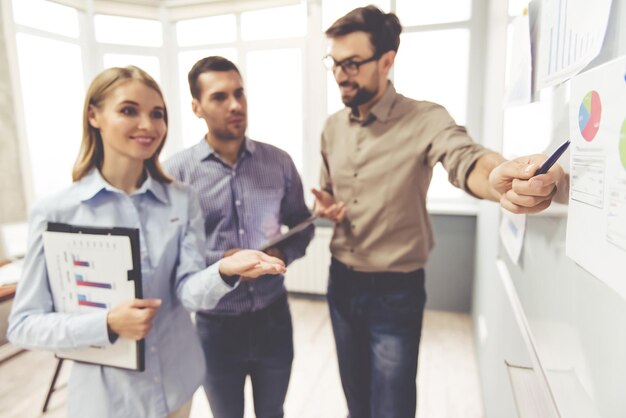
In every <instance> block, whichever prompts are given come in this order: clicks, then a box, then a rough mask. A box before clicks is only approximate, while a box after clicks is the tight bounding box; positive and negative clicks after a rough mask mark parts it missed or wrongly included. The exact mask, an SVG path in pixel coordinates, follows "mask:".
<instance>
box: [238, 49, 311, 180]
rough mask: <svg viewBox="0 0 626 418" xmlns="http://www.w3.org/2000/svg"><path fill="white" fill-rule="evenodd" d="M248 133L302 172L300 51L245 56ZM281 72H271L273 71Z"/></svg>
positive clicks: (290, 50)
mask: <svg viewBox="0 0 626 418" xmlns="http://www.w3.org/2000/svg"><path fill="white" fill-rule="evenodd" d="M246 61H247V67H246V74H247V80H246V91H247V92H248V93H247V97H248V121H249V125H250V126H249V129H248V133H249V135H250V137H251V138H253V139H256V140H258V141H262V142H268V143H270V144H272V145H275V146H277V147H278V148H281V149H283V150H285V151H287V152H288V153H289V155H291V158H292V159H293V161H294V163H295V164H296V167H297V168H298V170H299V171H300V172H302V141H303V136H302V133H303V129H302V123H303V112H302V57H301V53H300V49H297V48H289V49H274V50H266V51H255V52H250V53H248V55H247V59H246ZM277 68H280V69H283V70H281V71H275V69H277Z"/></svg>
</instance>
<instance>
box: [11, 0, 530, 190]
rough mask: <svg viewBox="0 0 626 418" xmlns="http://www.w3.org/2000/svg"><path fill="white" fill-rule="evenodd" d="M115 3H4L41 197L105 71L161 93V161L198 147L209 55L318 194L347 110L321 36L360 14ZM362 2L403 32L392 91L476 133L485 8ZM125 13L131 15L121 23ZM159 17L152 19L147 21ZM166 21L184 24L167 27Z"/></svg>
mask: <svg viewBox="0 0 626 418" xmlns="http://www.w3.org/2000/svg"><path fill="white" fill-rule="evenodd" d="M512 1H513V2H519V4H522V3H523V4H526V3H527V0H512ZM86 2H87V3H89V1H88V0H86ZM78 3H80V2H77V4H78ZM105 3H106V4H105ZM116 3H117V2H103V3H102V4H101V5H100V6H101V7H100V6H99V7H98V8H97V10H98V14H94V12H93V9H91V8H87V10H86V11H81V10H76V9H73V8H71V7H67V6H61V5H59V4H56V3H54V2H50V1H45V0H13V1H12V3H11V4H12V7H13V15H14V20H15V23H16V25H15V28H16V29H15V31H16V43H17V51H18V52H17V55H18V56H17V58H18V60H17V61H18V67H19V71H20V87H21V89H22V95H23V100H22V102H23V103H24V109H23V111H24V116H23V120H24V121H25V123H26V129H25V131H26V134H27V136H28V138H27V143H28V148H30V149H31V150H36V151H37V152H36V153H35V152H32V153H31V161H32V170H33V173H34V174H33V180H34V182H35V186H34V189H35V190H36V194H37V195H38V196H40V195H41V194H43V193H47V192H48V191H51V190H53V189H58V188H60V187H63V186H64V185H66V184H67V183H68V182H69V170H70V168H71V166H72V163H73V161H74V158H75V153H76V152H77V150H78V143H79V142H80V135H81V132H80V127H81V126H80V125H81V124H80V122H79V120H80V115H81V111H82V100H83V92H84V88H85V83H86V82H89V81H90V79H91V77H92V76H93V75H95V74H96V73H98V72H100V71H101V70H102V69H103V68H105V67H111V66H126V65H131V64H132V65H136V66H138V67H140V68H142V69H144V70H146V71H147V72H148V73H150V74H151V75H152V76H153V77H154V78H155V79H156V80H157V81H158V82H159V83H160V85H161V87H162V88H163V91H164V94H165V98H166V101H167V103H168V106H169V109H170V129H169V140H168V145H167V146H166V150H165V151H164V153H163V156H164V157H165V156H167V154H170V153H171V152H176V151H178V150H180V149H182V148H183V147H188V146H191V145H193V144H196V143H197V142H198V141H199V140H200V139H201V137H202V135H204V134H205V133H206V129H207V128H206V125H205V123H204V121H203V120H201V119H198V118H197V117H195V115H193V113H192V112H191V106H190V102H191V96H190V93H189V86H188V81H187V74H188V72H189V70H190V69H191V67H192V65H193V64H194V63H195V62H196V61H197V60H198V59H200V58H203V57H205V56H209V55H221V56H225V57H226V58H228V59H230V60H231V61H233V62H235V63H236V64H237V65H238V67H239V69H240V71H241V72H242V76H243V77H244V84H245V88H246V91H247V97H248V110H249V112H248V118H249V129H248V134H249V136H250V137H252V138H254V139H257V140H260V141H265V142H269V143H271V144H274V145H276V146H278V147H280V148H282V149H284V150H285V151H287V152H288V153H289V154H290V155H291V156H292V158H293V160H294V162H295V164H296V166H297V167H298V169H299V170H300V172H301V174H302V175H303V181H304V184H305V186H306V187H307V188H308V187H310V186H314V185H316V184H317V182H318V173H319V167H318V166H319V163H320V158H319V135H320V131H321V128H322V126H323V123H324V119H325V116H326V114H330V113H334V112H335V111H337V110H340V109H342V108H343V107H344V105H343V103H342V102H341V99H340V95H339V91H338V88H337V85H336V82H335V80H334V77H333V75H332V73H330V72H328V71H326V69H325V68H324V66H323V65H322V63H321V58H322V57H323V56H324V55H325V53H326V48H327V45H326V44H325V43H324V39H325V36H324V34H323V31H324V30H325V29H327V28H328V27H329V26H330V25H331V24H332V23H333V22H334V21H335V20H336V19H338V18H339V17H341V16H342V15H344V14H345V13H346V12H348V11H349V10H352V9H353V8H355V7H359V6H363V5H365V4H368V3H363V2H362V1H359V0H342V1H335V0H321V2H319V1H314V0H302V1H294V4H292V5H288V6H281V7H273V8H261V9H247V10H243V9H241V8H243V7H248V8H250V7H254V5H253V2H244V3H245V4H244V3H242V4H241V5H239V4H238V5H237V9H235V6H233V8H232V9H231V10H228V9H227V8H226V6H225V5H226V4H227V3H228V2H221V3H224V5H222V4H221V3H220V5H219V7H217V6H216V7H213V6H212V5H208V4H203V5H198V6H197V10H198V13H195V9H193V8H194V7H195V6H193V5H185V6H184V8H181V9H180V10H182V9H185V11H184V13H182V12H181V13H172V14H169V13H161V12H162V10H161V11H159V10H158V9H159V8H166V9H167V8H169V7H172V8H175V7H176V6H175V5H173V3H174V2H169V3H172V4H169V3H168V2H166V3H167V4H165V5H161V6H158V7H157V8H155V10H154V12H151V11H148V12H145V13H144V12H142V11H141V10H144V11H145V10H148V9H150V8H151V7H153V6H149V5H148V6H138V7H128V8H127V7H126V6H122V7H120V6H119V5H118V4H116ZM370 3H373V4H375V5H376V6H378V7H380V8H381V9H382V10H384V11H387V12H388V11H395V12H396V13H397V14H398V16H399V18H400V21H401V23H402V24H403V27H404V30H403V34H402V38H401V39H402V40H401V48H400V51H399V54H398V56H397V57H396V63H395V66H394V68H392V72H391V74H390V77H391V79H392V80H393V82H394V84H395V86H396V88H397V90H398V91H399V92H400V93H402V94H404V95H406V96H408V97H412V98H415V99H418V100H430V101H434V102H437V103H440V104H442V105H444V106H445V107H446V108H447V109H448V110H449V112H450V113H451V115H452V116H453V117H454V118H455V119H456V121H457V122H458V123H459V124H464V125H467V126H468V128H469V130H470V132H472V133H473V132H474V131H475V130H476V129H478V128H479V127H480V121H481V109H480V105H479V103H480V97H481V93H482V91H481V83H482V79H481V74H482V73H481V71H480V68H481V65H482V64H480V63H479V64H477V62H478V61H482V56H483V55H482V52H481V51H478V50H477V48H479V47H480V39H481V36H482V33H481V30H482V29H481V27H482V26H484V25H482V24H481V19H482V17H481V15H480V13H477V11H478V12H480V11H481V10H482V8H481V7H482V4H484V3H485V1H484V0H441V1H439V2H435V3H432V2H430V3H425V2H423V1H417V2H416V1H413V0H394V1H391V0H375V1H372V2H370ZM320 4H321V8H320V7H319V6H320ZM516 4H517V3H516ZM107 8H108V9H107ZM125 10H128V11H132V13H134V15H133V16H132V17H131V16H119V13H123V12H124V11H125ZM180 10H179V11H180ZM166 11H167V10H166ZM213 11H214V12H215V13H214V14H213V15H211V12H213ZM142 13H144V14H143V15H142ZM159 15H160V16H161V19H160V20H158V19H156V18H154V16H159ZM174 16H175V18H176V19H180V18H181V17H183V16H186V17H187V18H186V19H183V20H178V21H168V19H167V18H168V17H173V18H174ZM477 39H478V41H477ZM42 62H45V63H46V77H45V78H44V77H41V65H42V64H41V63H42ZM61 63H62V65H61ZM50 80H54V82H51V81H50ZM324 84H326V85H324ZM42 91H45V92H46V94H45V96H46V98H47V99H49V98H51V97H54V103H55V105H54V106H50V100H43V99H42V94H41V92H42ZM474 98H476V99H474ZM324 107H326V112H324ZM175 109H176V110H175ZM305 112H306V114H305ZM51 136H52V138H54V140H51ZM53 144H54V145H53ZM59 144H63V145H62V146H59ZM59 149H62V150H64V152H65V150H68V151H67V152H66V154H64V155H62V156H60V157H59V158H62V159H63V158H64V159H65V160H64V162H62V163H61V164H59V163H58V162H59V161H58V158H55V163H56V164H55V167H60V168H59V169H56V170H59V172H58V173H57V172H55V171H54V170H55V168H52V167H49V166H47V165H46V162H45V159H44V158H43V157H41V155H55V156H56V155H58V154H59V151H58V150H59ZM41 150H44V152H40V151H41ZM460 194H462V193H461V192H460V191H458V190H456V189H454V188H452V187H451V186H449V185H448V182H447V175H446V173H445V172H444V171H443V170H441V169H440V168H436V170H435V174H434V178H433V182H432V187H431V190H430V195H429V196H430V197H431V198H432V197H437V198H442V199H444V198H446V199H447V198H454V199H456V198H457V197H458V196H459V195H460Z"/></svg>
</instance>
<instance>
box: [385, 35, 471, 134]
mask: <svg viewBox="0 0 626 418" xmlns="http://www.w3.org/2000/svg"><path fill="white" fill-rule="evenodd" d="M395 62H396V63H395V70H394V75H395V76H394V78H395V85H396V88H397V90H398V91H399V92H400V93H402V94H404V95H405V96H408V97H411V98H413V99H416V100H428V101H432V102H436V103H439V104H441V105H443V106H445V107H446V108H447V109H448V111H449V112H450V114H451V115H452V117H453V118H454V119H455V120H456V121H457V123H458V124H460V125H464V124H465V120H466V106H467V80H468V72H469V68H468V62H469V32H468V31H467V30H465V29H452V30H445V31H433V32H419V33H407V34H404V35H402V39H401V42H400V50H399V52H398V55H397V57H396V61H395ZM472 105H473V106H480V103H473V104H472Z"/></svg>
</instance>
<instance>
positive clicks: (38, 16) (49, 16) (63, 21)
mask: <svg viewBox="0 0 626 418" xmlns="http://www.w3.org/2000/svg"><path fill="white" fill-rule="evenodd" d="M12 7H13V19H14V20H15V23H17V24H18V25H24V26H30V27H32V28H35V29H41V30H44V31H47V32H52V33H56V34H59V35H64V36H69V37H72V38H78V12H77V11H76V10H75V9H73V8H71V7H67V6H62V5H60V4H56V3H52V2H50V1H44V0H13V3H12Z"/></svg>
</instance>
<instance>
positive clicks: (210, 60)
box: [187, 56, 241, 100]
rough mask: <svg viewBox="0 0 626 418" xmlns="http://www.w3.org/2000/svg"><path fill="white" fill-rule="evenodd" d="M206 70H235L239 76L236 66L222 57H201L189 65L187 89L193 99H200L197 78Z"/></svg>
mask: <svg viewBox="0 0 626 418" xmlns="http://www.w3.org/2000/svg"><path fill="white" fill-rule="evenodd" d="M208 71H235V72H236V73H237V74H239V75H240V76H241V73H240V72H239V69H238V68H237V66H236V65H235V64H233V63H232V62H231V61H229V60H227V59H226V58H224V57H218V56H212V57H206V58H202V59H201V60H200V61H198V62H196V63H195V64H194V65H193V67H191V70H190V71H189V75H188V76H187V80H188V81H189V90H190V91H191V96H192V97H193V98H194V99H198V100H200V93H201V91H200V86H199V85H198V78H199V77H200V74H202V73H206V72H208Z"/></svg>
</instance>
